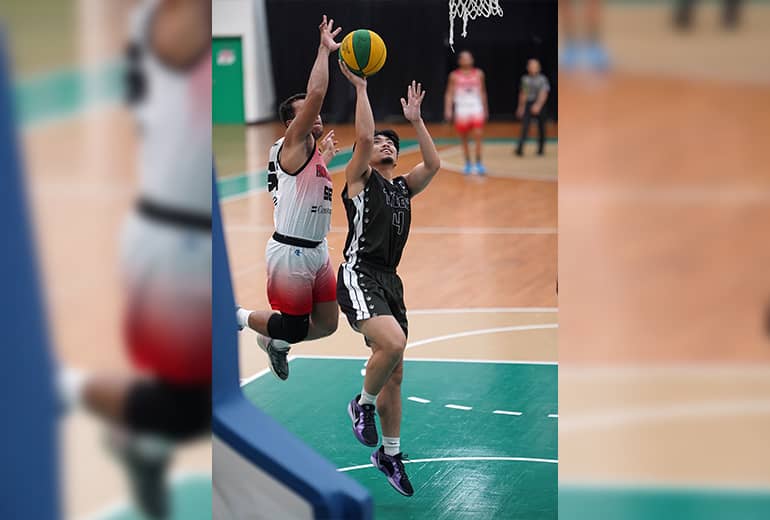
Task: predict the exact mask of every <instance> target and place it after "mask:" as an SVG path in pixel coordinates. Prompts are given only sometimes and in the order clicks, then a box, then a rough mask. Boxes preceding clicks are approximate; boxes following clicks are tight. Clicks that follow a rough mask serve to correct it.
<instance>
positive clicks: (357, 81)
mask: <svg viewBox="0 0 770 520" xmlns="http://www.w3.org/2000/svg"><path fill="white" fill-rule="evenodd" d="M340 70H341V71H342V75H343V76H345V77H346V78H348V81H350V82H351V83H352V84H353V86H354V87H356V88H358V87H366V78H362V77H361V76H356V75H355V74H353V73H352V72H351V71H350V69H349V68H348V66H347V65H346V64H345V62H344V61H342V60H340Z"/></svg>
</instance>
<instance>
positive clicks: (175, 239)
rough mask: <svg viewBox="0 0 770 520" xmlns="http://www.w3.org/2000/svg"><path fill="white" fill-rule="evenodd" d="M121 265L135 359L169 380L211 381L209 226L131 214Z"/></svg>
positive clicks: (141, 366)
mask: <svg viewBox="0 0 770 520" xmlns="http://www.w3.org/2000/svg"><path fill="white" fill-rule="evenodd" d="M122 268H123V275H124V278H125V290H126V296H127V299H126V300H127V301H126V308H125V313H124V320H123V325H124V328H123V331H124V336H125V341H126V345H127V348H128V352H129V355H130V358H131V361H132V363H133V365H134V366H135V367H136V368H137V369H139V370H142V371H144V372H148V373H150V374H153V375H154V376H156V377H158V378H160V379H162V380H164V381H167V382H171V383H176V384H198V383H207V382H210V381H211V232H210V231H206V230H201V229H194V228H193V229H188V228H184V227H181V226H177V225H173V224H166V223H163V222H157V221H155V220H151V219H148V218H147V217H145V216H144V215H139V214H133V215H131V216H130V217H129V219H128V222H126V225H125V228H124V231H123V237H122Z"/></svg>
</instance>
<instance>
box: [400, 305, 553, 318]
mask: <svg viewBox="0 0 770 520" xmlns="http://www.w3.org/2000/svg"><path fill="white" fill-rule="evenodd" d="M507 312H511V313H513V312H516V313H550V312H559V308H558V307H460V308H457V309H453V308H436V309H415V310H411V311H410V310H408V311H406V313H407V314H413V315H415V316H417V315H423V314H428V315H430V314H487V313H489V314H496V313H501V314H502V313H507Z"/></svg>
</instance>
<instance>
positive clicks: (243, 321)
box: [235, 307, 252, 328]
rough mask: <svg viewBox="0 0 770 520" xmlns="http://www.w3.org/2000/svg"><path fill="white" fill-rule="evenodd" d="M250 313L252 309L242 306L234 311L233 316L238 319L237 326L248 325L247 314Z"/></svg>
mask: <svg viewBox="0 0 770 520" xmlns="http://www.w3.org/2000/svg"><path fill="white" fill-rule="evenodd" d="M251 313H252V311H250V310H248V309H244V308H243V307H241V308H240V309H238V311H237V312H236V313H235V318H236V319H237V320H238V326H239V327H241V328H244V327H248V326H249V315H250V314H251Z"/></svg>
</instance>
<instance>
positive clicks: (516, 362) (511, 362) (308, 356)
mask: <svg viewBox="0 0 770 520" xmlns="http://www.w3.org/2000/svg"><path fill="white" fill-rule="evenodd" d="M292 359H357V360H367V359H369V358H368V357H367V356H317V355H313V354H299V355H297V356H289V361H291V360H292ZM404 361H427V362H431V363H440V362H448V363H500V364H506V365H551V366H558V364H559V362H558V361H526V360H521V361H520V360H509V359H455V358H408V359H405V360H404Z"/></svg>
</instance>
